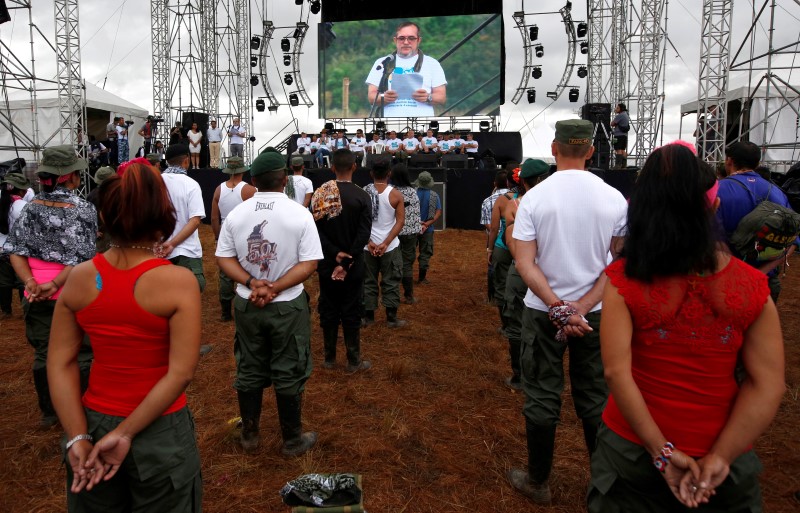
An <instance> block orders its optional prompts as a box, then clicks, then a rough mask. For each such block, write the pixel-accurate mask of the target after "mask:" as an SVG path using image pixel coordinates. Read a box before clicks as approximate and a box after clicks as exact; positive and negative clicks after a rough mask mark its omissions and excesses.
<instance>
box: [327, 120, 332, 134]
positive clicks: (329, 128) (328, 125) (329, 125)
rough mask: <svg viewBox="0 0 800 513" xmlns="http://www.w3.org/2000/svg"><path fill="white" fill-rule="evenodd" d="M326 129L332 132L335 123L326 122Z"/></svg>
mask: <svg viewBox="0 0 800 513" xmlns="http://www.w3.org/2000/svg"><path fill="white" fill-rule="evenodd" d="M325 130H327V131H328V132H332V131H333V123H331V122H328V123H325Z"/></svg>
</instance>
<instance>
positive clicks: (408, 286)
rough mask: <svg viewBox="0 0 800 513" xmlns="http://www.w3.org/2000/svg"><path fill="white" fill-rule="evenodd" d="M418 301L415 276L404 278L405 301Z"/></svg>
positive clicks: (411, 302) (407, 302)
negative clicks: (415, 291)
mask: <svg viewBox="0 0 800 513" xmlns="http://www.w3.org/2000/svg"><path fill="white" fill-rule="evenodd" d="M416 302H417V298H415V297H414V277H413V276H409V277H408V278H403V303H404V304H406V305H413V304H416Z"/></svg>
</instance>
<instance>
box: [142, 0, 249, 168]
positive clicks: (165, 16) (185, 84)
mask: <svg viewBox="0 0 800 513" xmlns="http://www.w3.org/2000/svg"><path fill="white" fill-rule="evenodd" d="M150 6H151V23H152V27H153V28H152V31H153V68H154V72H153V110H154V115H155V116H156V117H161V118H163V119H164V123H165V124H166V125H167V126H168V127H171V126H172V123H173V120H175V121H178V120H180V118H181V116H182V114H183V113H184V112H202V113H205V114H208V115H209V117H210V118H211V119H216V120H217V122H218V126H219V127H220V128H223V129H224V128H225V127H227V126H229V125H230V124H231V121H232V119H233V118H234V117H238V118H240V119H241V120H242V122H243V123H248V122H251V121H252V109H251V105H250V97H251V94H252V92H251V89H252V86H251V84H250V77H251V73H250V72H249V69H250V63H251V53H250V36H251V34H250V2H249V0H183V1H181V0H151V3H150ZM254 56H255V55H254ZM251 150H252V144H251V143H250V142H249V141H248V142H247V144H245V159H248V158H249V156H250V153H251Z"/></svg>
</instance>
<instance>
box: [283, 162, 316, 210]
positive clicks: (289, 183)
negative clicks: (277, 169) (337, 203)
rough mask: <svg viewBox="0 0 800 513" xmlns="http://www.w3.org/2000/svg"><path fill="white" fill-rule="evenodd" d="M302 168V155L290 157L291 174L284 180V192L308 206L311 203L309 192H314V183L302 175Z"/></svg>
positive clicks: (303, 167)
mask: <svg viewBox="0 0 800 513" xmlns="http://www.w3.org/2000/svg"><path fill="white" fill-rule="evenodd" d="M304 169H305V162H303V157H300V156H296V157H292V174H291V175H289V179H288V180H286V190H285V191H284V192H286V195H287V196H289V198H290V199H293V200H295V201H296V202H297V203H299V204H301V205H303V206H304V207H306V208H308V204H309V203H311V194H313V193H314V184H313V183H311V180H309V179H308V178H306V177H305V176H303V170H304Z"/></svg>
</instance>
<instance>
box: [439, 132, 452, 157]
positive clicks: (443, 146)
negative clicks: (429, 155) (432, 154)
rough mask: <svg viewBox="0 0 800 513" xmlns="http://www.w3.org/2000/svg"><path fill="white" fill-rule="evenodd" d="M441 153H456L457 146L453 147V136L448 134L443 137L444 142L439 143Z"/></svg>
mask: <svg viewBox="0 0 800 513" xmlns="http://www.w3.org/2000/svg"><path fill="white" fill-rule="evenodd" d="M438 148H439V153H441V154H442V155H447V154H448V153H453V152H454V151H455V145H453V134H451V133H447V134H444V135H443V136H442V140H441V141H439V145H438Z"/></svg>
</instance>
